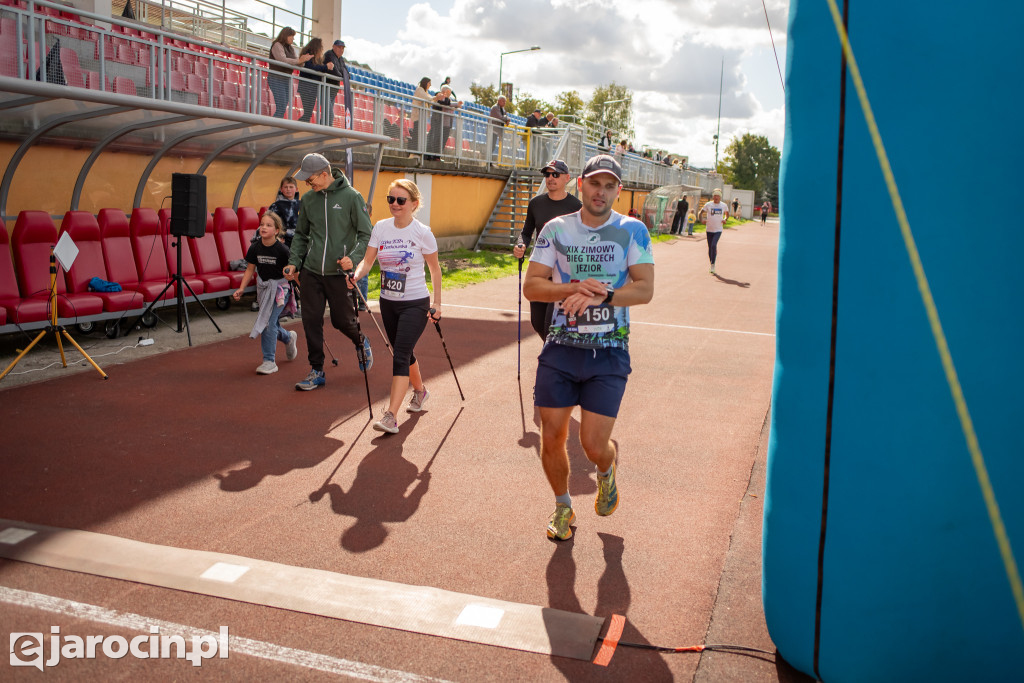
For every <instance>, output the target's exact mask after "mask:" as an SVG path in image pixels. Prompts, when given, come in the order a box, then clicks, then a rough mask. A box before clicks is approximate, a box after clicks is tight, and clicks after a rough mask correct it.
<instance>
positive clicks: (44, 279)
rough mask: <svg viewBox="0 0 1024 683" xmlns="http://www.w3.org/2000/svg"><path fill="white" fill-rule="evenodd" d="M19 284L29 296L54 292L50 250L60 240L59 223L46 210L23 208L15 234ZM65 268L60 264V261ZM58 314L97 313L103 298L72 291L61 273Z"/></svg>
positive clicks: (30, 297) (39, 295)
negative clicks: (51, 288)
mask: <svg viewBox="0 0 1024 683" xmlns="http://www.w3.org/2000/svg"><path fill="white" fill-rule="evenodd" d="M11 244H12V246H13V255H14V263H15V266H16V271H17V276H18V288H19V289H20V290H21V294H22V297H23V298H25V299H41V300H43V301H45V300H46V299H48V298H49V296H50V250H51V248H52V247H54V246H55V245H56V244H57V226H55V225H54V224H53V221H52V220H50V214H48V213H46V212H45V211H22V212H21V213H19V214H18V220H17V221H16V222H15V224H14V232H13V234H12V235H11ZM57 269H58V271H59V270H61V267H60V264H59V263H58V265H57ZM56 286H57V315H58V316H59V317H61V318H76V317H79V316H89V315H97V314H99V313H102V312H103V300H102V299H100V298H99V297H97V296H93V295H92V294H68V293H67V286H66V285H65V283H64V277H63V275H61V274H60V273H58V274H57V283H56Z"/></svg>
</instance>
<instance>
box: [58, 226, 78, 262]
mask: <svg viewBox="0 0 1024 683" xmlns="http://www.w3.org/2000/svg"><path fill="white" fill-rule="evenodd" d="M53 255H54V256H56V257H57V260H58V261H59V262H60V266H61V268H63V269H64V270H65V271H68V270H71V265H72V264H73V263H74V262H75V259H76V258H78V246H77V245H76V244H75V241H74V240H73V239H71V235H69V234H68V233H64V234H63V235H61V236H60V239H59V240H57V246H56V247H54V248H53Z"/></svg>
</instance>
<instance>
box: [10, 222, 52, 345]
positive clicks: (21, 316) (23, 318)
mask: <svg viewBox="0 0 1024 683" xmlns="http://www.w3.org/2000/svg"><path fill="white" fill-rule="evenodd" d="M8 242H9V238H8V237H7V230H6V229H4V230H0V318H3V322H0V325H3V324H5V323H32V322H39V321H42V320H46V317H47V311H48V309H49V302H48V301H47V300H46V299H40V298H36V299H22V298H21V292H20V291H19V290H18V278H17V276H16V275H15V273H14V260H13V259H12V258H11V248H10V245H9V244H8Z"/></svg>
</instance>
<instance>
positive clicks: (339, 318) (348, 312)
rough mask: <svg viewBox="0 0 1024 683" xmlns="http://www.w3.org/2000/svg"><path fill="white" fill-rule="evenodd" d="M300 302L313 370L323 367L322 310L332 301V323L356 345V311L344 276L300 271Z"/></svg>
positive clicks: (357, 334) (357, 340)
mask: <svg viewBox="0 0 1024 683" xmlns="http://www.w3.org/2000/svg"><path fill="white" fill-rule="evenodd" d="M299 287H300V289H301V291H300V296H299V300H300V301H301V302H302V331H303V332H305V334H306V348H307V350H308V352H309V364H310V366H312V368H313V369H314V370H323V369H324V312H325V311H326V309H327V304H328V303H330V304H331V325H333V326H334V329H336V330H338V331H340V332H341V333H342V334H343V335H345V336H346V337H348V338H349V339H351V340H352V343H353V344H358V343H359V342H360V339H359V331H358V329H357V328H356V311H355V308H353V305H352V294H350V293H349V290H348V287H347V286H345V276H344V275H326V276H325V275H317V274H316V273H311V272H310V271H308V270H303V271H302V272H301V273H300V274H299Z"/></svg>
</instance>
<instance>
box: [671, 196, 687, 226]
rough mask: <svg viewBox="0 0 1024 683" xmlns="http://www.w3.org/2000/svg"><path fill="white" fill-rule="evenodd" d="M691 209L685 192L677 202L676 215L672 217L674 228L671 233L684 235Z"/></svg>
mask: <svg viewBox="0 0 1024 683" xmlns="http://www.w3.org/2000/svg"><path fill="white" fill-rule="evenodd" d="M689 210H690V202H689V201H687V199H686V195H685V194H684V195H683V196H682V197H680V198H679V201H678V202H676V215H675V216H673V217H672V230H670V231H669V234H670V235H682V234H683V230H684V229H685V228H686V213H687V212H688V211H689Z"/></svg>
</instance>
